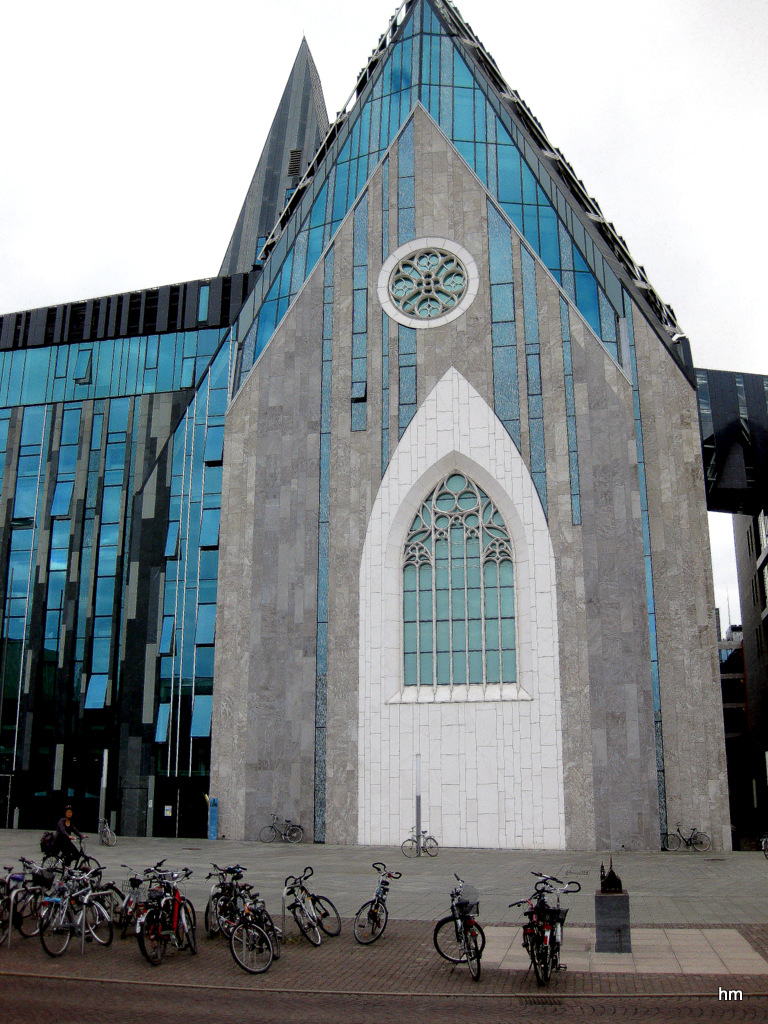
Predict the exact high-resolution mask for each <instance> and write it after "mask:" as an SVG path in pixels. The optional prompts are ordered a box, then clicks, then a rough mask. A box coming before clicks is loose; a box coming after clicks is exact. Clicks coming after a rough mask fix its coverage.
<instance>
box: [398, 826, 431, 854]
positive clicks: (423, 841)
mask: <svg viewBox="0 0 768 1024" xmlns="http://www.w3.org/2000/svg"><path fill="white" fill-rule="evenodd" d="M411 832H412V833H413V834H412V835H411V836H410V838H408V839H406V840H405V842H404V843H403V844H402V846H401V847H400V849H401V850H402V851H403V853H404V854H405V856H406V857H418V855H419V847H421V850H422V852H423V853H426V854H427V855H428V856H430V857H436V856H437V851H438V850H439V849H440V847H439V845H438V842H437V840H436V839H435V838H434V836H428V835H427V832H426V829H422V831H421V834H420V835H418V836H417V835H416V826H415V825H414V826H413V828H412V829H411Z"/></svg>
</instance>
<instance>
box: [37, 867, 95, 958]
mask: <svg viewBox="0 0 768 1024" xmlns="http://www.w3.org/2000/svg"><path fill="white" fill-rule="evenodd" d="M95 884H97V883H96V877H95V872H91V871H89V872H86V873H84V874H83V873H81V872H77V871H70V870H67V872H66V874H65V878H64V879H63V880H62V881H60V882H57V883H56V884H55V891H54V892H53V893H51V894H49V895H47V896H44V897H43V899H42V903H41V907H40V930H39V932H38V934H39V936H40V944H41V946H42V947H43V949H44V950H45V952H46V953H47V954H48V956H51V957H59V956H62V955H63V954H64V953H65V952H66V950H67V947H68V946H69V942H70V939H71V938H72V936H73V935H81V937H83V938H85V936H86V935H87V936H88V941H95V942H97V943H99V945H102V946H109V945H110V943H111V942H112V935H113V928H112V919H111V918H110V916H109V914H108V913H107V911H106V910H105V909H104V907H103V906H102V905H101V903H99V901H98V900H97V899H96V898H95V892H94V888H93V887H94V885H95ZM84 933H85V934H84Z"/></svg>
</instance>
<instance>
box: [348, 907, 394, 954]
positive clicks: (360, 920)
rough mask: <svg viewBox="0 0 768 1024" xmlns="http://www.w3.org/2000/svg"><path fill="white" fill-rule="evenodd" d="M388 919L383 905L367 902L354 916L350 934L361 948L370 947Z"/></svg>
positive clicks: (380, 933) (381, 932) (385, 925)
mask: <svg viewBox="0 0 768 1024" xmlns="http://www.w3.org/2000/svg"><path fill="white" fill-rule="evenodd" d="M388 918H389V914H388V913H387V908H386V906H385V904H383V903H379V902H378V900H368V902H367V903H364V904H363V905H362V907H360V909H359V910H358V912H357V914H355V923H354V924H353V926H352V934H353V935H354V936H355V939H356V940H357V941H358V942H359V943H360V945H361V946H370V944H371V943H372V942H375V941H376V939H378V938H379V936H380V935H382V934H383V932H384V929H385V928H386V927H387V920H388Z"/></svg>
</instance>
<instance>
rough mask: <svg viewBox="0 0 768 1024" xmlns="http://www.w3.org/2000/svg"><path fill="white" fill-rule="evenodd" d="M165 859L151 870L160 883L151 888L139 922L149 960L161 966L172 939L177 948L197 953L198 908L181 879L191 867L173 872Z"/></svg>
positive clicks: (140, 937) (141, 943)
mask: <svg viewBox="0 0 768 1024" xmlns="http://www.w3.org/2000/svg"><path fill="white" fill-rule="evenodd" d="M164 863H165V860H164V859H163V860H161V861H159V862H158V863H157V864H156V865H155V866H154V868H152V869H151V872H150V873H151V875H152V877H153V878H154V880H155V882H156V883H157V884H156V885H154V886H152V887H151V888H150V890H149V898H148V903H147V909H146V911H145V913H144V914H143V915H142V916H141V917H140V918H139V919H138V921H137V922H136V938H137V940H138V944H139V949H140V950H141V952H142V955H143V956H144V958H145V960H146V961H147V962H148V963H150V964H152V966H153V967H157V966H158V964H160V963H161V962H162V960H163V957H164V956H165V951H166V949H167V948H168V943H169V942H170V943H171V945H172V946H174V947H175V948H176V949H188V950H189V951H190V953H192V955H194V954H195V953H197V940H196V938H195V925H196V915H195V908H194V906H193V905H192V903H191V902H190V900H188V899H187V897H186V896H185V895H184V894H183V893H182V892H181V890H180V889H179V887H178V885H177V882H179V881H182V880H183V879H185V878H189V876H190V875H191V874H192V872H191V871H190V869H189V868H184V869H183V870H182V871H171V870H169V869H167V868H163V867H162V865H163V864H164Z"/></svg>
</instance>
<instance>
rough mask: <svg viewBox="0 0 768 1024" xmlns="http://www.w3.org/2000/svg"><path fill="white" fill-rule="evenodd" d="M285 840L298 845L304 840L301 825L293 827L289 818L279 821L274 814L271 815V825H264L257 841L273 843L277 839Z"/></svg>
mask: <svg viewBox="0 0 768 1024" xmlns="http://www.w3.org/2000/svg"><path fill="white" fill-rule="evenodd" d="M278 836H280V838H281V839H287V840H288V842H289V843H300V842H301V840H302V839H303V838H304V829H303V828H302V827H301V825H295V824H294V823H293V822H292V821H291V819H290V818H288V819H287V821H281V820H280V818H278V816H277V815H276V814H273V815H272V824H271V825H265V826H264V828H263V829H262V830H261V832H259V839H260V840H261V841H262V843H273V842H274V841H275V839H277V837H278Z"/></svg>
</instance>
